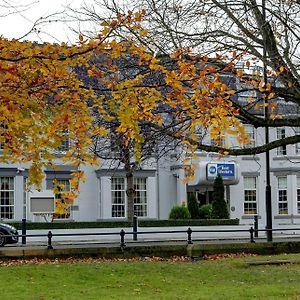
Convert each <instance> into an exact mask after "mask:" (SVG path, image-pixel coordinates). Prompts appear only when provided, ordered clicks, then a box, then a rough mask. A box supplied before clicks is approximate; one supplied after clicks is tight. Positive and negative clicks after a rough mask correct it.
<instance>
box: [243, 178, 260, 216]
mask: <svg viewBox="0 0 300 300" xmlns="http://www.w3.org/2000/svg"><path fill="white" fill-rule="evenodd" d="M251 181H252V182H251ZM253 183H254V185H252V184H253ZM257 195H258V194H257V177H254V176H253V177H252V176H247V177H244V214H245V215H257V212H258V211H257Z"/></svg>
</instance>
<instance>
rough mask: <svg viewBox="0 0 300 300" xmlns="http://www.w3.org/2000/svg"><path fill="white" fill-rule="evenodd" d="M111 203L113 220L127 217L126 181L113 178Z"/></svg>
mask: <svg viewBox="0 0 300 300" xmlns="http://www.w3.org/2000/svg"><path fill="white" fill-rule="evenodd" d="M111 202H112V212H111V215H112V217H113V218H123V217H125V179H124V178H119V177H113V178H111Z"/></svg>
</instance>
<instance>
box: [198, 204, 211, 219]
mask: <svg viewBox="0 0 300 300" xmlns="http://www.w3.org/2000/svg"><path fill="white" fill-rule="evenodd" d="M211 217H212V205H211V204H204V205H202V206H200V208H199V218H200V219H211Z"/></svg>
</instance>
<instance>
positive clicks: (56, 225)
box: [9, 219, 239, 230]
mask: <svg viewBox="0 0 300 300" xmlns="http://www.w3.org/2000/svg"><path fill="white" fill-rule="evenodd" d="M9 224H11V225H13V226H15V227H16V228H17V229H19V230H21V228H22V224H21V222H15V223H12V222H10V223H9ZM138 224H139V226H140V227H168V226H214V225H239V219H228V220H222V219H220V220H215V219H210V220H204V219H203V220H202V219H190V220H139V222H138ZM116 227H120V228H125V227H132V222H130V221H98V222H53V223H40V222H27V229H28V230H34V229H76V228H116Z"/></svg>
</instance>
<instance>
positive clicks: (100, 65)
mask: <svg viewBox="0 0 300 300" xmlns="http://www.w3.org/2000/svg"><path fill="white" fill-rule="evenodd" d="M145 14H146V11H143V10H142V11H136V12H132V11H128V12H127V13H126V14H118V15H117V16H115V17H114V18H110V19H107V20H105V21H103V22H102V23H101V26H102V28H101V29H100V31H99V33H98V34H97V35H95V36H94V37H93V38H91V39H89V38H86V37H85V36H84V35H80V36H79V42H78V44H77V45H74V46H70V45H66V44H65V43H62V44H61V45H51V44H42V45H38V44H35V43H31V42H22V43H21V42H18V41H15V40H12V41H9V40H6V39H3V38H2V39H0V79H1V84H0V101H1V110H2V114H1V116H0V123H1V128H0V129H1V130H0V142H1V143H3V156H1V161H2V162H7V163H10V162H30V170H29V171H30V183H32V184H36V185H37V186H38V187H39V184H40V182H41V179H42V168H43V167H45V166H47V165H52V166H53V167H54V164H55V160H56V159H57V157H56V156H55V150H56V149H57V147H59V146H60V145H61V143H62V142H63V139H64V138H66V137H67V138H69V139H70V140H71V141H72V143H71V147H70V149H69V151H66V153H65V154H64V155H63V156H62V157H61V159H62V160H63V161H65V162H67V163H70V164H72V165H74V166H79V165H80V164H82V163H92V164H99V162H98V160H97V156H100V155H99V153H100V151H98V148H97V147H98V145H102V144H103V141H104V140H110V141H115V144H116V145H117V146H118V150H120V153H121V156H120V162H121V163H122V164H123V165H124V166H125V167H126V168H127V170H128V178H129V181H130V182H131V183H129V188H128V192H129V197H130V203H131V205H130V208H129V209H130V211H128V216H130V215H131V214H132V212H133V205H132V204H133V198H134V190H133V188H131V187H130V185H131V186H132V178H133V177H132V176H133V171H134V169H135V168H136V167H138V166H139V165H140V163H141V162H142V158H147V156H149V152H151V151H152V150H153V149H152V148H153V146H155V145H156V146H157V147H158V148H159V149H160V150H161V149H164V143H165V142H166V141H168V140H169V139H170V141H176V142H177V143H178V142H180V147H181V148H182V149H184V150H185V151H186V152H190V153H193V152H194V150H195V149H197V148H200V149H203V150H206V151H216V152H218V151H220V152H222V153H225V152H228V153H234V154H239V153H245V152H243V151H244V150H235V149H225V148H221V147H220V146H219V145H217V146H214V147H213V146H209V145H203V144H202V143H200V142H199V139H198V134H197V132H198V130H199V128H209V131H210V136H211V137H212V138H214V139H216V140H217V139H218V137H220V136H222V135H225V134H226V133H230V134H233V135H235V136H236V137H237V139H238V140H239V141H240V142H241V143H247V142H248V141H249V137H247V135H246V133H245V130H244V127H243V124H242V123H241V119H242V120H248V119H251V120H252V123H253V124H256V125H257V126H260V124H261V125H263V126H265V124H266V121H262V119H260V118H257V117H256V116H255V115H254V114H251V113H250V112H249V110H247V109H244V108H243V107H241V106H239V105H238V102H235V101H234V99H233V97H234V95H235V94H236V89H235V88H233V87H232V86H231V85H230V84H229V83H228V82H226V81H224V80H223V75H224V74H228V73H230V74H231V75H230V76H233V78H239V79H240V80H244V77H245V76H244V75H245V74H243V73H241V72H239V71H238V70H237V69H236V67H235V64H234V63H233V62H231V63H230V62H228V58H226V57H224V56H217V57H216V58H211V57H209V56H207V55H198V54H197V55H195V54H193V53H192V52H191V51H190V50H189V49H174V51H172V52H170V53H167V55H166V54H162V55H160V54H159V55H157V54H154V53H152V52H149V51H148V50H149V47H148V44H147V45H146V44H145V42H144V38H145V37H146V36H147V31H146V30H145V29H144V27H143V26H142V23H141V22H142V20H143V17H144V15H145ZM122 28H124V30H126V31H127V32H128V34H127V35H126V36H123V37H122V39H119V38H118V37H117V35H118V34H119V32H122V30H121V29H122ZM129 33H131V35H130V34H129ZM133 36H136V37H138V38H137V39H134V38H133ZM237 55H240V54H239V53H235V54H232V59H235V57H236V56H237ZM132 58H133V60H132ZM124 61H125V62H126V61H130V63H131V64H133V67H132V68H131V69H132V70H133V72H132V73H130V72H129V73H130V74H128V69H129V68H128V65H126V64H125V66H126V68H124ZM122 62H123V63H122ZM281 67H282V66H280V68H279V71H278V72H277V73H276V74H275V73H274V76H275V77H276V78H277V77H280V76H285V75H284V74H290V73H291V71H290V70H289V69H284V70H283V69H282V68H281ZM126 72H127V74H126ZM124 73H125V75H126V76H124ZM82 74H83V76H82ZM211 75H214V76H213V77H212V76H211ZM280 78H281V77H280ZM255 82H257V81H255V80H254V81H253V83H252V85H253V86H255ZM290 85H291V88H292V89H294V88H296V85H295V84H294V83H293V82H292V84H290ZM255 88H257V89H259V90H260V92H261V93H263V94H264V95H265V96H267V98H270V99H271V98H273V97H274V95H272V93H275V91H273V88H272V87H271V86H270V85H262V86H260V85H259V84H258V85H257V87H255ZM258 105H260V103H258ZM255 122H256V123H255ZM284 122H287V121H286V119H282V120H279V119H277V118H274V119H268V120H267V125H268V126H278V124H280V125H284V124H285V123H284ZM295 122H296V123H295V124H294V125H296V124H297V121H295ZM262 123H263V124H262ZM158 137H159V138H158ZM297 138H299V137H296V140H297ZM95 141H97V143H98V142H100V143H98V145H96V147H95V143H94V142H95ZM157 141H161V143H156V142H157ZM293 141H294V140H293ZM293 141H291V139H289V138H286V139H283V140H281V141H279V142H278V141H277V143H280V145H282V144H284V143H291V142H293ZM297 141H298V140H297ZM266 146H267V147H269V148H275V147H277V146H278V144H276V142H275V143H274V142H273V143H270V144H269V145H266ZM91 149H92V150H93V151H90V150H91ZM149 149H151V151H150V150H149ZM165 149H168V148H167V147H165ZM265 149H266V148H265V147H260V148H259V147H256V148H254V150H253V149H251V151H256V152H257V153H258V152H263V151H265ZM245 150H249V149H245ZM147 151H149V152H148V153H147ZM236 151H237V152H236ZM239 151H240V152H239ZM249 151H250V150H249ZM162 153H163V152H162ZM95 154H96V155H95ZM126 164H127V165H126ZM82 176H83V174H82V173H81V172H80V171H79V172H74V179H73V180H72V182H71V183H72V186H73V187H74V191H75V192H78V182H79V180H80V179H81V178H82ZM74 191H73V192H71V193H70V195H69V198H70V200H69V201H70V202H71V201H72V199H73V198H74V196H75V195H74Z"/></svg>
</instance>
